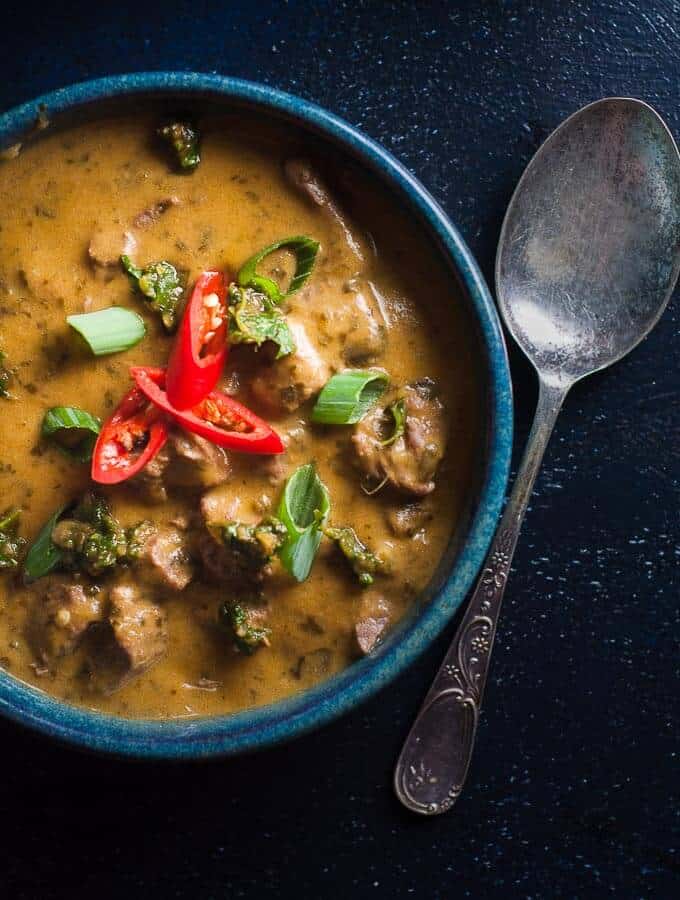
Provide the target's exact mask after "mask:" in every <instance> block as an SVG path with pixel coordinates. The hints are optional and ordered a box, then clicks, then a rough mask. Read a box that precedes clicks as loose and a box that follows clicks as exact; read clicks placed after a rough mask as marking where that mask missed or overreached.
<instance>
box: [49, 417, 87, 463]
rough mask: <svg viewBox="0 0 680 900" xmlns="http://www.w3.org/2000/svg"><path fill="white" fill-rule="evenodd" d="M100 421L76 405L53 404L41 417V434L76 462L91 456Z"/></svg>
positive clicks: (84, 460) (85, 460)
mask: <svg viewBox="0 0 680 900" xmlns="http://www.w3.org/2000/svg"><path fill="white" fill-rule="evenodd" d="M100 428H101V422H100V421H99V419H98V418H97V417H96V416H92V415H90V413H88V412H85V410H84V409H78V407H77V406H53V407H52V408H51V409H48V410H47V412H46V413H45V417H44V418H43V422H42V428H41V434H42V436H43V437H44V438H48V439H49V440H51V441H52V442H53V443H54V444H56V446H57V447H59V449H60V450H62V452H64V453H65V454H66V455H67V456H70V457H71V458H72V459H75V460H77V461H78V462H83V463H84V462H88V461H89V460H90V459H91V457H92V451H93V449H94V445H95V444H96V442H97V435H98V434H99V429H100Z"/></svg>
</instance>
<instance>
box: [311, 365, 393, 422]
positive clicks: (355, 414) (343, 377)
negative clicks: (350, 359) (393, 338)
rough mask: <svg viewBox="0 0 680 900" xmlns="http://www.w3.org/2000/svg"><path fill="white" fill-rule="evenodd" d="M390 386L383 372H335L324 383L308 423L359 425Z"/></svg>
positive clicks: (358, 370) (365, 370)
mask: <svg viewBox="0 0 680 900" xmlns="http://www.w3.org/2000/svg"><path fill="white" fill-rule="evenodd" d="M389 383H390V380H389V378H388V377H387V375H386V373H385V372H380V371H377V370H373V371H372V370H371V369H352V370H350V371H347V372H338V374H337V375H333V377H332V378H331V379H330V380H329V381H328V382H327V383H326V384H325V386H324V388H323V390H322V391H321V393H320V394H319V396H318V398H317V401H316V403H315V405H314V409H313V410H312V422H317V423H318V424H320V425H354V424H355V423H356V422H360V421H361V420H362V419H363V417H364V416H365V415H366V413H367V412H368V411H369V409H370V408H371V407H372V406H373V404H374V403H377V401H378V400H379V399H380V397H382V395H383V394H384V393H385V391H386V390H387V386H388V384H389Z"/></svg>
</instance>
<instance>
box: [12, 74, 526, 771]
mask: <svg viewBox="0 0 680 900" xmlns="http://www.w3.org/2000/svg"><path fill="white" fill-rule="evenodd" d="M125 97H127V98H131V97H132V98H135V97H136V98H140V99H141V98H159V99H163V98H168V99H173V98H177V99H183V100H186V101H189V102H191V101H192V100H193V101H195V102H198V101H199V100H200V101H201V102H208V103H210V104H212V105H216V106H218V107H219V106H223V107H224V108H229V107H232V108H233V107H234V106H238V107H241V108H243V107H244V106H245V107H247V108H249V109H252V110H254V111H257V112H260V113H261V114H262V115H263V116H276V117H277V118H278V119H279V120H281V119H283V120H284V121H286V120H287V121H289V122H291V123H292V124H294V125H295V126H296V127H297V128H302V129H303V130H307V131H309V132H312V133H313V134H314V135H316V137H317V138H318V137H319V136H320V137H321V138H322V139H323V140H326V141H329V142H330V143H332V144H333V145H335V147H337V148H339V149H340V151H341V152H345V153H347V154H348V155H349V156H351V157H353V158H354V159H355V160H358V161H359V162H360V163H361V164H363V165H364V166H365V167H366V168H367V169H368V170H370V171H372V172H373V173H374V174H375V175H376V176H377V177H378V178H379V179H380V180H382V181H383V183H385V184H386V185H387V186H388V188H389V189H391V191H392V192H393V193H394V194H395V195H396V197H397V198H398V200H399V202H400V203H401V204H402V205H403V206H404V207H405V208H407V209H408V210H409V211H410V212H411V214H412V215H413V217H414V218H415V219H416V220H418V221H419V222H420V223H421V225H422V227H423V229H424V230H425V231H426V232H427V233H429V235H430V237H431V239H432V240H433V242H434V243H435V244H436V245H437V246H438V247H439V249H440V252H441V254H442V255H443V257H444V258H445V260H446V261H447V262H448V264H449V266H450V268H451V270H452V277H453V278H454V279H455V280H456V281H457V282H458V284H459V290H458V291H457V292H455V296H456V302H464V303H466V304H467V305H468V306H469V309H470V311H471V314H472V317H473V320H474V321H475V322H476V325H477V332H478V335H477V337H478V343H479V347H480V355H481V357H482V367H483V374H484V376H485V379H486V385H487V389H486V398H487V399H486V402H487V416H486V429H487V431H486V458H485V459H484V460H483V466H482V472H481V476H480V479H479V488H478V491H477V496H476V497H475V498H474V500H473V504H472V508H471V511H470V515H469V517H468V521H467V523H466V525H465V526H464V527H463V528H462V530H459V533H458V534H457V535H456V537H455V538H454V540H453V542H452V545H451V547H450V549H449V552H448V553H447V554H446V555H445V559H444V560H443V562H442V565H441V566H440V570H439V571H438V572H437V573H435V574H434V576H433V582H432V586H431V588H430V590H429V591H428V592H426V596H425V597H424V598H423V602H422V603H420V604H418V608H417V609H416V610H415V611H414V613H413V615H411V616H408V617H407V618H406V620H405V621H402V622H401V623H400V624H399V625H398V626H397V627H396V628H394V629H393V630H392V632H391V633H390V635H389V636H388V638H387V639H386V640H385V642H384V643H383V644H382V645H381V646H380V647H379V648H378V649H377V651H376V652H375V653H374V654H373V655H371V656H370V657H367V658H365V659H362V660H360V661H358V662H356V663H355V664H353V665H352V666H350V667H349V668H348V669H345V671H343V672H342V673H340V674H339V675H336V676H334V677H333V678H331V679H329V680H328V681H326V682H324V683H323V684H320V685H318V686H317V687H315V688H313V689H311V690H309V691H306V692H304V693H300V694H298V695H295V696H293V697H291V698H289V699H287V700H284V701H281V702H279V703H275V704H272V705H270V706H263V707H258V708H256V709H252V710H246V711H245V712H240V713H238V714H235V715H229V716H218V717H212V718H198V719H192V720H183V721H156V720H126V719H120V718H115V717H112V716H106V715H102V714H99V713H95V712H91V711H89V710H84V709H79V708H76V707H73V706H69V705H67V704H65V703H62V702H59V701H57V700H54V699H53V698H51V697H50V696H49V695H47V694H44V693H43V692H41V691H39V690H36V689H35V688H32V687H29V686H28V685H26V684H23V683H22V682H19V681H17V680H16V679H14V678H12V677H11V676H9V675H7V674H5V673H0V710H1V711H2V712H3V713H4V714H5V715H6V716H8V717H9V718H11V719H14V720H15V721H17V722H19V723H21V724H23V725H26V726H28V727H30V728H34V729H35V730H37V731H39V732H42V733H43V734H46V735H49V736H51V737H54V738H57V739H59V740H62V741H66V742H68V743H70V744H73V745H75V746H78V747H81V748H86V749H90V750H97V751H102V752H107V753H113V754H118V755H121V756H131V757H148V758H158V759H199V758H206V757H210V756H219V755H228V754H235V753H241V752H244V751H247V750H253V749H255V748H260V747H265V746H268V745H270V744H273V743H276V742H280V741H284V740H288V739H290V738H293V737H295V736H297V735H299V734H302V733H303V732H306V731H309V730H311V729H313V728H317V727H319V726H321V725H323V724H324V723H326V722H328V721H330V720H331V719H333V718H335V717H336V716H339V715H341V714H342V713H344V712H346V711H347V710H349V709H351V708H352V707H354V706H356V705H357V704H359V703H361V702H362V701H363V700H366V699H367V698H368V697H370V696H371V695H372V694H374V693H375V692H376V691H377V690H379V689H380V688H383V687H385V686H386V685H387V684H388V683H389V682H390V681H391V680H392V679H393V678H394V677H395V676H396V675H397V674H398V673H399V672H401V671H402V670H403V669H405V668H406V667H407V666H408V665H410V664H411V663H412V662H413V661H414V660H415V659H416V657H417V656H418V655H419V654H420V653H422V652H423V650H425V649H426V648H427V647H428V646H429V644H430V643H431V642H432V641H433V640H434V638H435V637H436V636H437V635H438V634H439V633H440V632H441V630H442V629H443V628H444V626H445V625H446V624H447V622H449V620H450V619H451V617H452V616H453V614H454V613H455V611H456V610H457V609H458V607H459V606H460V604H461V602H462V601H463V599H464V598H465V595H466V593H467V591H468V589H469V588H470V587H471V585H472V581H473V579H474V577H475V575H476V573H477V571H478V569H479V567H480V566H481V563H482V561H483V559H484V555H485V553H486V551H487V548H488V546H489V543H490V541H491V537H492V535H493V531H494V528H495V525H496V520H497V517H498V514H499V512H500V508H501V504H502V501H503V495H504V491H505V487H506V482H507V477H508V469H509V463H510V453H511V447H512V391H511V382H510V374H509V370H508V362H507V356H506V350H505V344H504V341H503V335H502V331H501V328H500V324H499V321H498V316H497V314H496V310H495V307H494V305H493V302H492V300H491V297H490V295H489V290H488V288H487V286H486V284H485V282H484V280H483V278H482V276H481V274H480V272H479V269H478V268H477V265H476V263H475V261H474V259H473V258H472V256H471V254H470V251H469V250H468V248H467V247H466V245H465V243H464V242H463V240H462V238H461V236H460V234H459V233H458V231H457V230H456V228H454V226H453V225H452V224H451V222H450V221H449V219H448V218H447V216H446V215H445V213H444V212H443V211H442V209H441V208H440V207H439V206H438V204H437V203H436V202H435V201H434V200H433V198H432V197H431V196H430V195H429V194H428V193H427V191H426V190H425V189H424V188H423V187H422V185H420V184H419V183H418V181H416V179H415V178H413V176H412V175H410V174H409V172H407V171H406V169H405V168H404V167H403V166H402V165H400V163H398V162H397V161H396V160H395V159H394V157H392V156H391V155H390V154H389V153H388V152H387V151H386V150H384V149H383V148H382V147H380V146H379V145H378V144H376V143H375V142H374V141H372V140H370V139H369V138H367V137H366V136H365V135H363V134H361V133H360V132H359V131H357V130H356V129H355V128H352V126H351V125H348V124H347V123H346V122H343V121H342V120H341V119H338V118H337V117H336V116H334V115H331V113H328V112H325V110H323V109H321V108H319V107H318V106H314V105H313V104H311V103H307V102H306V101H304V100H300V99H299V98H297V97H293V96H291V95H289V94H284V93H281V92H280V91H276V90H274V89H272V88H269V87H265V86H264V85H260V84H252V83H249V82H246V81H239V80H236V79H232V78H222V77H219V76H214V75H202V74H193V73H184V72H183V73H161V72H153V73H139V74H132V75H118V76H113V77H110V78H101V79H98V80H97V81H88V82H85V83H82V84H76V85H73V86H72V87H68V88H63V89H62V90H58V91H55V92H53V93H51V94H47V95H45V96H43V97H38V98H37V99H36V100H34V101H33V102H31V103H26V104H24V105H22V106H19V107H17V108H15V109H13V110H10V111H9V112H7V113H5V114H4V115H3V116H0V147H6V146H8V145H10V144H12V143H13V142H14V141H17V140H20V139H21V138H22V136H24V135H25V134H26V132H27V131H29V130H30V129H31V127H32V126H33V124H34V122H35V118H36V113H37V109H38V105H39V104H44V105H45V106H46V107H47V110H48V114H49V117H50V119H51V120H52V121H53V122H55V121H56V122H58V121H59V119H60V118H64V117H66V116H70V115H71V114H73V113H74V112H75V113H78V112H84V113H85V114H87V112H88V110H90V109H91V110H92V112H93V114H95V113H96V112H97V111H98V110H99V109H100V108H101V107H102V106H107V105H110V103H111V102H112V101H115V102H117V101H119V100H120V98H125ZM395 702H396V701H395Z"/></svg>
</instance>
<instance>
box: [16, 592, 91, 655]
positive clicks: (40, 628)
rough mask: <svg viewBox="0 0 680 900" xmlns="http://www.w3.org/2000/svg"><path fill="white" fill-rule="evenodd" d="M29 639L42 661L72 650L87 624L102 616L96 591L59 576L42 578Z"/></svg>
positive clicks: (81, 636) (86, 628) (78, 641)
mask: <svg viewBox="0 0 680 900" xmlns="http://www.w3.org/2000/svg"><path fill="white" fill-rule="evenodd" d="M36 590H37V592H38V595H37V603H36V608H35V614H34V617H33V620H32V622H31V625H30V626H29V639H30V641H31V643H32V644H33V646H34V647H35V650H36V652H37V654H38V656H39V657H40V659H41V660H42V661H43V662H51V661H52V660H55V659H58V658H59V657H62V656H66V655H67V654H69V653H72V652H73V651H74V650H75V649H76V647H77V646H78V644H79V643H80V641H81V639H82V638H83V636H84V635H85V632H86V631H87V630H88V628H89V627H90V625H92V624H94V623H95V622H99V621H101V619H102V618H103V615H104V610H103V604H102V598H101V595H100V593H98V592H94V591H93V590H92V589H90V588H89V587H87V586H84V585H82V584H79V583H77V582H73V581H69V580H66V579H64V578H62V577H59V576H50V577H49V578H43V579H41V580H40V581H39V582H38V585H37V587H36Z"/></svg>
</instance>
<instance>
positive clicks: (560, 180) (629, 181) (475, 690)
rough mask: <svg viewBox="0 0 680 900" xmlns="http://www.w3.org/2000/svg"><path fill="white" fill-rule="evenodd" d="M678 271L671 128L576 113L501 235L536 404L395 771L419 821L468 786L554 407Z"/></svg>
mask: <svg viewBox="0 0 680 900" xmlns="http://www.w3.org/2000/svg"><path fill="white" fill-rule="evenodd" d="M679 269H680V156H679V155H678V149H677V147H676V145H675V142H674V140H673V137H672V136H671V134H670V132H669V130H668V128H667V127H666V125H665V124H664V122H663V121H662V119H661V118H660V117H659V116H658V115H657V113H656V112H655V111H654V110H653V109H652V108H651V107H650V106H647V104H645V103H642V102H641V101H639V100H630V99H622V98H610V99H606V100H599V101H598V102H596V103H592V104H590V105H589V106H586V107H584V108H583V109H581V110H580V111H579V112H577V113H575V114H574V115H573V116H571V117H570V118H569V119H567V120H566V121H565V122H564V123H563V124H562V125H561V126H560V127H559V128H558V129H557V130H556V131H554V132H553V133H552V134H551V135H550V137H549V138H548V139H547V140H546V141H545V143H544V144H543V145H542V147H541V148H540V149H539V151H538V153H537V154H536V156H535V157H534V158H533V160H532V161H531V163H530V164H529V166H528V168H527V169H526V171H525V173H524V175H523V176H522V179H521V180H520V182H519V184H518V185H517V189H516V190H515V193H514V195H513V197H512V200H511V201H510V206H509V207H508V211H507V213H506V216H505V221H504V223H503V229H502V231H501V237H500V243H499V247H498V254H497V257H496V291H497V294H498V303H499V306H500V310H501V313H502V315H503V319H504V321H505V324H506V326H507V327H508V329H509V331H510V333H511V334H512V336H513V337H514V339H515V341H516V342H517V343H518V344H519V346H520V347H521V349H522V350H523V351H524V353H525V354H526V355H527V356H528V358H529V359H530V360H531V362H532V363H533V365H534V368H535V369H536V372H537V374H538V382H539V396H538V405H537V408H536V414H535V418H534V423H533V427H532V429H531V434H530V435H529V440H528V442H527V447H526V450H525V453H524V458H523V459H522V463H521V465H520V468H519V472H518V474H517V480H516V481H515V484H514V487H513V490H512V494H511V495H510V499H509V501H508V504H507V507H506V509H505V513H504V515H503V518H502V519H501V522H500V525H499V527H498V531H497V532H496V536H495V538H494V541H493V544H492V545H491V549H490V551H489V554H488V557H487V560H486V563H485V566H484V569H483V571H482V575H481V577H480V579H479V583H478V585H477V588H476V589H475V592H474V594H473V595H472V598H471V600H470V605H469V607H468V609H467V612H466V613H465V616H464V618H463V620H462V622H461V624H460V626H459V628H458V631H457V632H456V635H455V637H454V639H453V643H452V645H451V647H450V649H449V651H448V653H447V655H446V658H445V659H444V662H443V664H442V666H441V668H440V669H439V672H438V673H437V676H436V678H435V680H434V682H433V684H432V687H431V688H430V691H429V693H428V694H427V697H426V698H425V701H424V703H423V706H422V708H421V710H420V713H419V714H418V718H417V719H416V721H415V723H414V725H413V727H412V729H411V731H410V733H409V735H408V737H407V739H406V742H405V744H404V747H403V749H402V752H401V755H400V757H399V760H398V762H397V767H396V772H395V789H396V792H397V796H398V797H399V799H400V800H401V802H402V803H403V804H404V805H405V806H407V807H408V808H409V809H411V810H413V811H414V812H418V813H422V814H424V815H435V814H437V813H442V812H445V811H446V810H448V809H450V808H451V807H452V806H453V804H454V803H455V802H456V800H457V799H458V797H459V796H460V793H461V791H462V788H463V783H464V781H465V777H466V775H467V771H468V766H469V763H470V758H471V755H472V748H473V745H474V739H475V732H476V730H477V722H478V720H479V711H480V706H481V702H482V695H483V692H484V684H485V682H486V676H487V672H488V668H489V661H490V657H491V649H492V646H493V640H494V636H495V634H496V625H497V622H498V616H499V612H500V607H501V601H502V599H503V593H504V591H505V585H506V582H507V578H508V573H509V571H510V564H511V562H512V558H513V555H514V551H515V546H516V544H517V538H518V535H519V529H520V527H521V524H522V520H523V518H524V513H525V512H526V508H527V504H528V502H529V497H530V496H531V491H532V488H533V485H534V481H535V480H536V475H537V474H538V470H539V467H540V465H541V461H542V459H543V454H544V452H545V448H546V445H547V443H548V440H549V438H550V435H551V433H552V430H553V427H554V425H555V420H556V419H557V414H558V413H559V411H560V408H561V407H562V403H563V402H564V399H565V397H566V395H567V393H568V392H569V390H570V388H571V387H572V386H573V385H574V384H575V383H576V382H577V381H579V380H580V379H581V378H585V376H586V375H590V374H592V373H593V372H597V371H598V370H600V369H604V368H605V367H606V366H610V365H611V364H612V363H615V362H617V361H618V360H620V359H621V358H622V357H623V356H625V355H626V354H627V353H628V352H629V351H630V350H632V349H633V347H635V346H636V345H637V344H638V343H639V342H640V341H641V340H642V339H643V338H644V337H645V336H646V335H647V334H649V332H650V331H651V329H652V328H653V327H654V325H656V323H657V322H658V320H659V317H660V316H661V314H662V312H663V310H664V309H665V307H666V304H667V303H668V300H669V298H670V296H671V293H672V291H673V288H674V286H675V282H676V280H677V277H678V271H679Z"/></svg>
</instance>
